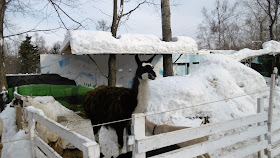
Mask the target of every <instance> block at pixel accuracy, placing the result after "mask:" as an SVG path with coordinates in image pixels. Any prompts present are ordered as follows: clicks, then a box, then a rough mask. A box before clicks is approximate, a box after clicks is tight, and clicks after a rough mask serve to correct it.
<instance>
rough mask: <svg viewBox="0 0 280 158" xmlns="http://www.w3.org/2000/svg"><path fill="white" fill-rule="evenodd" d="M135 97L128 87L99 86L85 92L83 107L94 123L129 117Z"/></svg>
mask: <svg viewBox="0 0 280 158" xmlns="http://www.w3.org/2000/svg"><path fill="white" fill-rule="evenodd" d="M136 98H137V97H136V96H135V94H134V93H133V92H132V90H131V89H129V88H123V87H110V86H99V87H97V88H95V89H93V90H91V91H89V92H87V93H86V95H85V97H84V103H83V107H84V110H85V112H86V115H87V117H88V118H90V119H91V122H92V124H93V125H95V124H100V123H105V122H111V121H117V120H122V119H127V118H130V117H131V114H132V112H133V111H134V109H135V107H136V105H137V99H136Z"/></svg>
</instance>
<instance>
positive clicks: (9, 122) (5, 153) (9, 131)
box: [0, 105, 31, 158]
mask: <svg viewBox="0 0 280 158" xmlns="http://www.w3.org/2000/svg"><path fill="white" fill-rule="evenodd" d="M0 117H1V119H2V120H3V126H4V128H3V133H2V143H3V149H2V153H1V157H5V158H14V157H31V154H30V151H31V148H30V141H29V140H28V135H27V134H25V133H24V131H23V130H20V131H17V126H16V110H15V108H11V107H10V105H7V107H6V108H5V110H4V111H3V112H2V113H1V114H0Z"/></svg>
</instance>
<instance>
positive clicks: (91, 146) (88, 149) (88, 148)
mask: <svg viewBox="0 0 280 158" xmlns="http://www.w3.org/2000/svg"><path fill="white" fill-rule="evenodd" d="M83 145H84V151H83V157H85V158H99V157H100V147H99V145H98V144H97V143H96V142H94V141H92V142H87V143H84V144H83Z"/></svg>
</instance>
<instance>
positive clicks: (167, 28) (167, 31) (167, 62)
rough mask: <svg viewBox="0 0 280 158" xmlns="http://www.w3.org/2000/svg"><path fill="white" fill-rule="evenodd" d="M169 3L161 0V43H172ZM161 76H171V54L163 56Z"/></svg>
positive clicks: (167, 0) (166, 0)
mask: <svg viewBox="0 0 280 158" xmlns="http://www.w3.org/2000/svg"><path fill="white" fill-rule="evenodd" d="M170 16H171V13H170V2H169V0H161V23H162V37H163V41H166V42H170V41H172V31H171V22H170ZM163 76H164V77H165V76H173V61H172V54H164V55H163Z"/></svg>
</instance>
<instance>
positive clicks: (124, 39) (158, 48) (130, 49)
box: [61, 30, 199, 55]
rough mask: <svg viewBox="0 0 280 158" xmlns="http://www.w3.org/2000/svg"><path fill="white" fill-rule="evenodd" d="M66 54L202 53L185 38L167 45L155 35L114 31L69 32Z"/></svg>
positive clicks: (64, 46) (64, 47)
mask: <svg viewBox="0 0 280 158" xmlns="http://www.w3.org/2000/svg"><path fill="white" fill-rule="evenodd" d="M61 53H64V54H77V55H81V54H198V53H199V52H198V48H197V45H196V42H195V41H194V40H193V39H192V38H190V37H185V36H179V37H174V38H172V42H164V41H162V40H161V39H160V38H158V37H157V36H155V35H145V34H123V35H120V36H119V37H117V38H114V37H113V36H112V34H111V33H110V32H103V31H87V30H76V31H68V33H67V35H66V37H65V39H64V41H63V44H62V47H61Z"/></svg>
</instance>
